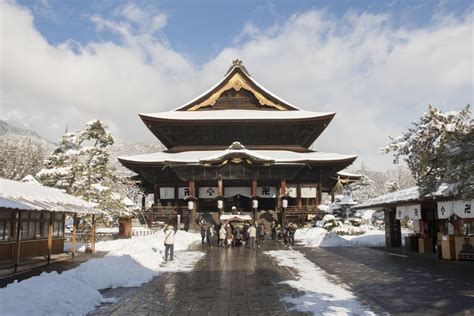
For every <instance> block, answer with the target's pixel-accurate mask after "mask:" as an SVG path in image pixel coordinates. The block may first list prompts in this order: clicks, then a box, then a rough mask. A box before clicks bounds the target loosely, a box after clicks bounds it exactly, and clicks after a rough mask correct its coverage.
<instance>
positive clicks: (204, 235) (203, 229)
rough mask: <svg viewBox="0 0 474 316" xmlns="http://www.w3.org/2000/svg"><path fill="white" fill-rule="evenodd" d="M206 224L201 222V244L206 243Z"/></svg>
mask: <svg viewBox="0 0 474 316" xmlns="http://www.w3.org/2000/svg"><path fill="white" fill-rule="evenodd" d="M206 230H207V227H206V224H204V223H202V224H201V244H203V245H204V244H205V239H206Z"/></svg>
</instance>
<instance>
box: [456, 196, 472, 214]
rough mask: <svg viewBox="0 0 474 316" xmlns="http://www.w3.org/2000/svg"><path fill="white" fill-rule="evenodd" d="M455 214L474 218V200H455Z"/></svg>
mask: <svg viewBox="0 0 474 316" xmlns="http://www.w3.org/2000/svg"><path fill="white" fill-rule="evenodd" d="M454 214H455V215H457V216H459V217H461V218H474V209H473V200H470V201H455V202H454Z"/></svg>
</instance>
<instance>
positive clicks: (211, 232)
mask: <svg viewBox="0 0 474 316" xmlns="http://www.w3.org/2000/svg"><path fill="white" fill-rule="evenodd" d="M212 236H214V225H209V227H208V228H207V230H206V240H207V246H208V247H211V245H212Z"/></svg>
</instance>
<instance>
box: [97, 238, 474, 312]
mask: <svg viewBox="0 0 474 316" xmlns="http://www.w3.org/2000/svg"><path fill="white" fill-rule="evenodd" d="M278 249H287V248H286V247H284V246H282V245H281V244H280V243H277V242H272V241H267V242H266V245H264V246H263V247H262V248H259V249H257V250H250V249H243V248H228V249H224V248H217V247H213V248H212V249H208V248H207V247H206V246H203V248H202V250H203V251H206V256H205V257H204V258H203V259H202V260H201V261H199V262H198V264H197V265H196V267H195V269H194V270H193V271H192V272H188V273H184V272H179V273H164V274H162V275H160V276H159V277H156V278H154V279H153V280H152V281H151V282H149V283H147V284H145V285H143V286H142V287H140V288H118V289H110V290H105V291H103V294H104V296H105V297H109V298H111V297H113V298H117V299H118V300H117V302H116V303H114V304H105V305H103V306H101V307H100V308H99V309H98V310H96V311H95V312H94V313H92V314H91V315H132V314H133V315H299V314H303V313H300V312H296V311H295V310H294V309H292V307H294V306H292V305H291V304H289V303H284V302H282V301H281V298H283V297H285V296H290V297H299V296H301V295H302V294H303V293H301V292H299V291H298V290H296V289H294V288H291V287H290V286H288V285H286V284H279V282H281V281H285V280H292V279H295V275H294V271H291V270H289V269H288V268H285V267H281V266H277V265H276V264H275V263H274V262H273V261H272V260H271V259H270V257H269V256H267V255H264V254H263V251H266V250H278ZM296 250H299V251H301V252H302V253H304V254H305V255H306V257H307V258H308V259H309V260H310V261H312V262H313V263H315V264H316V265H317V266H319V267H321V268H322V269H323V270H325V271H326V272H328V273H329V274H330V275H332V276H333V277H331V278H333V280H334V282H336V283H337V282H342V283H344V284H346V285H348V286H349V287H350V288H351V290H352V292H353V293H354V294H355V295H356V296H357V297H358V298H359V300H360V301H361V302H363V303H364V304H365V305H368V306H370V307H369V309H371V310H372V311H374V312H375V313H376V314H385V313H388V314H396V315H397V314H417V315H448V314H449V315H452V314H459V315H474V264H473V263H471V262H452V261H442V260H438V259H437V258H434V257H424V256H420V255H418V254H410V253H408V254H405V253H403V251H400V252H399V253H397V252H396V251H395V252H393V251H385V250H387V249H372V248H343V247H338V248H300V247H297V248H296Z"/></svg>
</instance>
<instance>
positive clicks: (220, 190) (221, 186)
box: [217, 175, 224, 196]
mask: <svg viewBox="0 0 474 316" xmlns="http://www.w3.org/2000/svg"><path fill="white" fill-rule="evenodd" d="M217 195H218V196H224V183H223V181H222V176H221V175H219V176H218V177H217Z"/></svg>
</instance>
